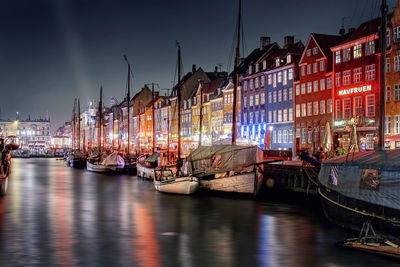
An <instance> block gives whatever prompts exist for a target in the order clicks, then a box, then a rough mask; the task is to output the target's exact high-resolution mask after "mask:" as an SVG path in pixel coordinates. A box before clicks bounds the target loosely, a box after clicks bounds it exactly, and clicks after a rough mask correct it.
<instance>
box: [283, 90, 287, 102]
mask: <svg viewBox="0 0 400 267" xmlns="http://www.w3.org/2000/svg"><path fill="white" fill-rule="evenodd" d="M286 100H287V89H283V101H286Z"/></svg>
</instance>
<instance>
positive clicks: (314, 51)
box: [312, 47, 318, 55]
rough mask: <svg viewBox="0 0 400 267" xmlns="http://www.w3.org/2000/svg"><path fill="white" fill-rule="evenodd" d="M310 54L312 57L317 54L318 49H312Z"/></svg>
mask: <svg viewBox="0 0 400 267" xmlns="http://www.w3.org/2000/svg"><path fill="white" fill-rule="evenodd" d="M312 53H313V55H316V54H318V47H314V48H313V49H312Z"/></svg>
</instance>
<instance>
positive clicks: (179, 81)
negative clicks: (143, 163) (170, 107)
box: [176, 42, 181, 171]
mask: <svg viewBox="0 0 400 267" xmlns="http://www.w3.org/2000/svg"><path fill="white" fill-rule="evenodd" d="M176 45H177V46H178V87H177V94H176V95H177V98H178V100H177V101H178V158H177V164H176V165H177V169H178V171H179V170H180V168H181V166H180V164H181V46H180V44H179V43H178V42H177V43H176Z"/></svg>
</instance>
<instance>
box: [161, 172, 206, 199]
mask: <svg viewBox="0 0 400 267" xmlns="http://www.w3.org/2000/svg"><path fill="white" fill-rule="evenodd" d="M155 173H156V178H155V179H154V188H155V189H156V190H157V191H159V192H163V193H170V194H180V195H190V194H193V193H195V192H196V191H197V190H198V189H199V180H198V179H197V178H196V177H194V176H191V175H188V176H176V175H175V174H174V173H173V171H172V170H171V169H160V170H156V171H155Z"/></svg>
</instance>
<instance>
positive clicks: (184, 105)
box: [183, 100, 186, 109]
mask: <svg viewBox="0 0 400 267" xmlns="http://www.w3.org/2000/svg"><path fill="white" fill-rule="evenodd" d="M183 109H186V100H183Z"/></svg>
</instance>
